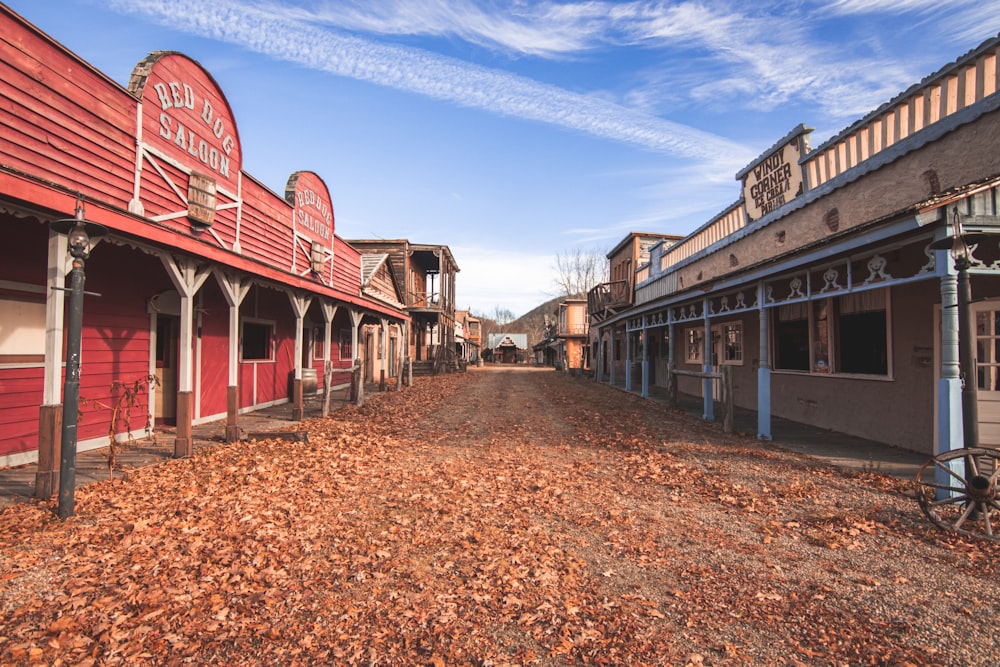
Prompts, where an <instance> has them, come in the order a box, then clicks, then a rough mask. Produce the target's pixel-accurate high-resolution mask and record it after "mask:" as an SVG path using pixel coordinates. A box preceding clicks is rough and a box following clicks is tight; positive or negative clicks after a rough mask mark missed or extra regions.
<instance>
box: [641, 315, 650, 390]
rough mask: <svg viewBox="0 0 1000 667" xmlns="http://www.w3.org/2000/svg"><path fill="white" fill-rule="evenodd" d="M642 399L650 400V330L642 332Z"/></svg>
mask: <svg viewBox="0 0 1000 667" xmlns="http://www.w3.org/2000/svg"><path fill="white" fill-rule="evenodd" d="M642 397H643V398H649V329H645V328H644V329H643V330H642Z"/></svg>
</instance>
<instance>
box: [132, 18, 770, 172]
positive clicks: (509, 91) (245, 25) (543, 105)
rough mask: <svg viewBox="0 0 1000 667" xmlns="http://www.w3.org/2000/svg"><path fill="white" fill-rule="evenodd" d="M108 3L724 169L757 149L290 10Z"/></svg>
mask: <svg viewBox="0 0 1000 667" xmlns="http://www.w3.org/2000/svg"><path fill="white" fill-rule="evenodd" d="M112 7H113V8H114V9H115V10H116V11H119V12H122V13H129V14H138V15H142V16H144V17H146V18H148V19H151V20H153V21H156V22H159V23H161V24H162V25H164V26H169V27H171V28H174V29H178V30H182V31H186V32H188V33H192V34H196V35H200V36H203V37H209V38H212V39H216V40H219V41H224V42H228V43H232V44H236V45H239V46H242V47H244V48H247V49H250V50H252V51H255V52H258V53H261V54H264V55H267V56H269V57H272V58H276V59H280V60H284V61H287V62H293V63H296V64H299V65H303V66H305V67H309V68H311V69H315V70H319V71H324V72H328V73H331V74H335V75H337V76H344V77H349V78H352V79H357V80H361V81H367V82H370V83H373V84H377V85H381V86H386V87H390V88H394V89H397V90H403V91H407V92H412V93H417V94H420V95H424V96H427V97H431V98H434V99H438V100H443V101H447V102H450V103H453V104H457V105H460V106H463V107H468V108H474V109H482V110H485V111H488V112H491V113H495V114H501V115H504V116H510V117H515V118H520V119H524V120H531V121H537V122H542V123H548V124H551V125H556V126H559V127H562V128H565V129H569V130H574V131H577V132H582V133H585V134H589V135H591V136H595V137H599V138H602V139H607V140H612V141H617V142H622V143H626V144H630V145H633V146H637V147H640V148H643V149H646V150H650V151H655V152H660V153H665V154H670V155H674V156H678V157H682V158H686V159H690V160H695V161H699V162H704V163H711V164H713V165H714V166H715V168H718V169H722V170H725V171H728V172H733V171H736V170H738V169H739V168H740V167H742V166H743V165H745V164H746V163H747V161H748V160H749V159H751V158H752V155H753V153H752V151H751V150H749V149H748V148H747V147H745V146H742V145H740V144H738V143H735V142H732V141H729V140H727V139H724V138H722V137H719V136H717V135H714V134H711V133H708V132H703V131H701V130H698V129H695V128H692V127H689V126H686V125H682V124H679V123H675V122H671V121H669V120H665V119H662V118H658V117H655V116H651V115H649V114H646V113H644V112H641V111H637V110H634V109H630V108H627V107H624V106H622V105H619V104H615V103H613V102H611V101H608V100H606V99H602V98H600V97H596V96H591V95H584V94H579V93H575V92H572V91H567V90H564V89H562V88H559V87H557V86H552V85H549V84H544V83H540V82H537V81H534V80H531V79H528V78H525V77H521V76H517V75H514V74H509V73H507V72H503V71H499V70H494V69H488V68H485V67H481V66H478V65H473V64H468V63H465V62H462V61H459V60H456V59H453V58H448V57H444V56H440V55H437V54H434V53H431V52H428V51H424V50H420V49H415V48H408V47H403V46H396V45H387V44H379V43H375V42H373V41H370V40H366V39H361V38H358V37H355V36H352V35H346V34H343V33H341V32H338V31H335V30H331V29H328V28H322V27H317V26H315V25H313V24H310V23H305V22H303V21H302V20H300V19H298V18H287V16H288V15H290V16H293V17H294V16H295V14H294V13H292V14H289V13H288V12H287V11H284V10H280V11H279V10H278V9H270V10H269V9H267V8H264V7H258V6H250V5H245V4H240V3H237V2H226V1H222V2H213V3H203V2H201V1H200V0H179V1H175V0H116V1H115V2H113V3H112Z"/></svg>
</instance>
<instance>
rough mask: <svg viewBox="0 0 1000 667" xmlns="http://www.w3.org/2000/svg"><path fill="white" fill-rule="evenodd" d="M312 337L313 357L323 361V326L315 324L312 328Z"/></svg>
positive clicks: (324, 342) (324, 350)
mask: <svg viewBox="0 0 1000 667" xmlns="http://www.w3.org/2000/svg"><path fill="white" fill-rule="evenodd" d="M312 337H313V359H314V360H316V361H323V360H325V359H326V332H325V327H323V326H320V325H316V326H314V327H313V329H312Z"/></svg>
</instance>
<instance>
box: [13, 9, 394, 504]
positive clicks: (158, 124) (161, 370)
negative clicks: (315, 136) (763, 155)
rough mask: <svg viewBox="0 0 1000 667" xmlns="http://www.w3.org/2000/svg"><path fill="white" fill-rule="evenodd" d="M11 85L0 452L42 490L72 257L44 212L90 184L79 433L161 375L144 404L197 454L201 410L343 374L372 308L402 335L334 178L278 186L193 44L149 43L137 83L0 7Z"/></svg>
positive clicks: (288, 392)
mask: <svg viewBox="0 0 1000 667" xmlns="http://www.w3.org/2000/svg"><path fill="white" fill-rule="evenodd" d="M0 100H2V103H0V229H2V232H3V238H4V240H5V242H4V245H3V248H2V249H0V257H2V261H0V465H16V464H21V463H28V462H31V461H33V460H35V459H36V458H37V459H38V460H39V464H40V465H39V471H40V472H39V479H38V491H39V495H46V491H47V490H48V491H51V489H53V488H54V486H55V485H56V482H57V480H55V479H54V475H56V474H57V472H55V469H57V468H58V466H57V465H55V466H54V465H53V462H55V461H58V459H59V457H58V441H59V439H60V426H59V425H60V420H61V414H62V406H61V401H62V384H63V368H64V361H65V359H64V350H65V338H66V332H65V331H64V328H65V324H64V311H65V307H66V306H65V302H66V301H67V300H68V299H67V297H66V296H65V292H64V291H63V290H61V289H60V288H63V287H64V286H65V284H66V276H67V273H68V271H69V270H70V257H69V256H68V254H67V242H66V236H65V235H64V234H57V233H55V232H53V231H51V230H50V227H49V223H51V222H52V221H53V220H56V219H62V218H71V217H73V214H74V210H75V207H76V205H77V203H78V201H82V203H83V205H84V213H85V217H86V219H87V220H90V221H94V222H97V223H100V224H101V225H104V226H105V227H106V228H107V229H108V234H107V235H106V236H104V237H103V238H101V239H98V241H97V243H96V244H95V246H94V248H93V250H92V252H91V254H90V258H89V259H88V260H87V263H86V279H87V282H86V289H87V291H88V292H95V293H98V294H99V295H100V296H93V295H88V296H86V297H85V306H84V315H83V335H82V349H81V355H80V356H81V378H80V382H81V386H80V395H81V398H82V399H84V400H83V401H82V412H81V418H80V424H79V436H78V439H79V443H80V448H81V449H87V448H93V447H98V446H102V445H103V444H106V443H107V434H108V426H109V423H110V414H109V412H108V411H107V410H102V409H101V408H100V407H99V406H100V404H104V405H111V404H113V403H114V401H115V400H116V397H115V396H114V395H112V393H113V392H112V389H111V387H112V385H113V383H114V382H115V381H121V382H132V381H134V380H137V379H141V378H144V377H148V376H151V375H155V376H156V377H157V378H158V379H159V386H156V383H155V382H154V383H151V385H152V386H151V387H150V389H149V391H148V394H146V393H144V394H143V396H142V401H143V406H141V407H140V411H142V412H144V411H145V410H146V407H147V405H148V407H149V411H150V412H151V413H152V414H153V417H154V420H155V422H166V423H171V422H175V423H176V426H177V446H176V447H177V451H176V454H177V455H179V456H184V455H187V454H188V453H190V448H191V442H190V437H191V436H190V434H191V426H192V424H195V423H200V422H206V421H211V420H216V419H221V418H226V419H227V420H228V422H227V434H228V435H229V437H230V438H234V437H237V436H238V426H237V424H238V415H239V413H240V412H246V411H249V410H253V409H257V408H260V407H264V406H268V405H272V404H276V403H280V402H284V401H289V400H293V401H294V402H295V403H294V410H296V411H298V413H299V414H301V409H302V393H301V392H302V386H303V378H306V380H307V381H306V382H305V386H306V388H307V391H309V390H313V387H316V389H317V390H318V389H320V388H321V387H322V386H323V377H324V372H323V371H324V369H325V367H326V366H327V362H328V361H329V362H330V365H331V366H332V367H333V369H334V371H335V372H334V375H333V380H332V382H333V383H334V384H343V383H346V382H347V381H348V380H349V376H350V367H351V365H352V364H353V363H354V358H355V357H358V356H360V353H361V349H360V347H359V345H358V332H359V330H360V329H361V328H362V327H363V326H367V325H370V324H377V325H379V326H380V327H381V328H382V329H383V330H385V331H387V332H388V331H389V330H391V331H392V332H395V335H396V336H397V337H399V338H401V339H405V337H406V327H407V323H408V318H407V316H406V314H405V311H404V310H403V309H402V307H401V305H400V306H399V307H397V306H395V305H393V300H392V299H385V298H381V299H375V298H372V297H371V296H369V295H367V294H365V293H363V292H362V271H361V256H360V254H359V253H358V251H357V250H355V249H354V248H353V247H351V246H350V245H348V244H347V243H345V242H344V241H343V240H342V239H340V238H339V237H337V236H336V234H335V233H334V215H333V204H332V202H331V200H330V194H329V192H328V190H327V188H326V185H325V184H324V182H323V180H322V178H320V176H318V175H317V174H315V173H311V172H297V173H295V174H292V175H291V176H290V178H289V179H288V183H287V187H286V190H285V192H284V193H282V194H276V193H275V192H273V191H272V190H269V189H268V188H267V187H265V186H264V185H262V184H261V183H260V182H258V181H257V180H255V179H254V178H253V177H252V176H250V175H249V174H248V173H246V172H245V171H244V170H243V168H242V151H241V144H240V135H239V131H238V128H237V124H236V119H235V116H234V114H233V110H232V109H231V108H230V106H229V104H228V102H227V101H226V97H225V95H224V94H223V92H222V91H221V90H220V89H219V86H218V85H217V84H216V82H215V80H214V79H213V78H212V76H211V74H209V73H208V72H207V71H205V70H204V69H203V68H202V67H201V66H200V65H199V64H198V63H197V62H195V61H193V60H191V59H190V58H187V57H186V56H184V55H181V54H179V53H173V52H157V53H154V54H151V55H150V56H149V57H148V58H146V59H145V60H143V61H142V62H140V63H139V64H138V65H137V66H136V68H135V69H134V71H133V73H132V77H131V80H130V82H129V85H128V87H127V88H123V87H121V86H120V85H118V84H116V83H115V82H113V81H111V80H110V79H109V78H107V77H106V76H105V75H104V74H102V73H101V72H99V71H97V70H96V69H94V68H93V67H92V66H90V65H89V64H87V63H86V62H84V61H82V60H81V59H80V58H78V57H77V56H75V55H74V54H72V53H70V52H69V51H68V50H66V49H65V48H64V47H63V46H61V45H60V44H59V43H57V42H55V41H54V40H53V39H51V38H50V37H48V36H46V35H45V34H43V33H41V32H40V31H39V30H37V29H36V28H35V27H33V26H32V25H30V24H29V23H27V22H26V21H24V20H23V19H22V18H21V17H19V16H18V15H16V14H14V13H13V12H12V11H11V10H10V9H9V8H7V7H5V6H3V5H0ZM396 300H397V301H398V300H399V297H398V296H397V299H396ZM314 373H315V376H316V378H317V381H316V384H315V385H314V384H312V382H311V379H312V377H313V374H314ZM140 421H141V422H142V423H141V424H138V425H135V424H133V428H142V427H143V426H145V420H140Z"/></svg>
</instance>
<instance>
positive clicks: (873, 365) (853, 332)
mask: <svg viewBox="0 0 1000 667" xmlns="http://www.w3.org/2000/svg"><path fill="white" fill-rule="evenodd" d="M837 333H838V349H839V355H840V359H839V364H838V368H837V370H839V371H840V372H841V373H863V374H867V375H888V374H889V361H888V350H887V345H886V318H885V311H874V312H864V313H852V314H849V315H841V316H840V319H839V321H838V327H837Z"/></svg>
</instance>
